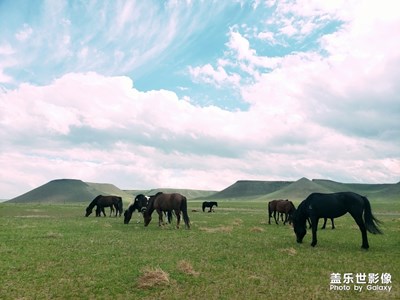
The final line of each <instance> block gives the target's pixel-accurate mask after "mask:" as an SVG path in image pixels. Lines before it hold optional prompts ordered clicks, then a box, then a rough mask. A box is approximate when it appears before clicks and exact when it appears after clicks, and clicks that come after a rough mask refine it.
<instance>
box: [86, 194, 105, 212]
mask: <svg viewBox="0 0 400 300" xmlns="http://www.w3.org/2000/svg"><path fill="white" fill-rule="evenodd" d="M101 197H103V196H102V195H98V196H97V197H96V198H94V199H93V200H92V202H90V203H89V206H88V207H87V208H88V209H93V207H94V206H95V205H96V204H97V201H98V200H99V198H101Z"/></svg>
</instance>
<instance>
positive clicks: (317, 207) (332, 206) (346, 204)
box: [293, 192, 382, 249]
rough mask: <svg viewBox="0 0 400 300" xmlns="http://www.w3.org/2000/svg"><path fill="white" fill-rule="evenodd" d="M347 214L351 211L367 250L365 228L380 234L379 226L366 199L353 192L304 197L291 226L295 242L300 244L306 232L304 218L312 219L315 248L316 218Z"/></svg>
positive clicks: (316, 194) (315, 194) (317, 194)
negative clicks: (294, 234)
mask: <svg viewBox="0 0 400 300" xmlns="http://www.w3.org/2000/svg"><path fill="white" fill-rule="evenodd" d="M346 213H350V215H351V216H352V217H353V219H354V220H355V221H356V223H357V225H358V227H359V228H360V231H361V237H362V245H361V248H363V249H368V248H369V244H368V237H367V231H369V232H370V233H373V234H382V232H381V231H380V229H379V228H378V224H379V223H380V221H378V220H377V219H376V218H375V217H374V216H373V214H372V211H371V204H370V203H369V201H368V199H367V198H366V197H363V196H361V195H358V194H356V193H352V192H340V193H332V194H321V193H313V194H311V195H309V196H308V197H307V198H306V199H305V200H303V202H301V203H300V205H299V207H298V208H297V210H296V212H295V213H294V215H293V229H294V232H295V233H296V239H297V242H298V243H301V242H302V241H303V238H304V236H305V235H306V232H307V230H306V221H307V218H310V220H311V227H312V242H311V246H313V247H314V246H315V245H316V244H317V227H318V220H319V218H338V217H341V216H343V215H344V214H346ZM363 215H364V219H363Z"/></svg>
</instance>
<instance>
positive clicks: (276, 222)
mask: <svg viewBox="0 0 400 300" xmlns="http://www.w3.org/2000/svg"><path fill="white" fill-rule="evenodd" d="M274 219H275V224H276V225H278V221H277V220H276V210H275V211H274ZM278 220H279V213H278Z"/></svg>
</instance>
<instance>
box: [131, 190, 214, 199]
mask: <svg viewBox="0 0 400 300" xmlns="http://www.w3.org/2000/svg"><path fill="white" fill-rule="evenodd" d="M125 192H127V193H129V194H131V195H133V196H136V195H138V194H144V195H148V196H149V195H155V194H157V193H158V192H164V193H179V194H182V195H184V196H185V197H186V198H188V199H197V198H205V197H209V196H211V195H214V194H216V193H217V191H207V190H191V189H173V188H164V189H163V188H159V189H151V190H125Z"/></svg>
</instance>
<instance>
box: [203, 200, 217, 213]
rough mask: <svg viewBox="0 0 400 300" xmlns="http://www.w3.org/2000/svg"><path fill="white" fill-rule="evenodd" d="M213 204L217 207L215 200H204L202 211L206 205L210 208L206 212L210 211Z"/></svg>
mask: <svg viewBox="0 0 400 300" xmlns="http://www.w3.org/2000/svg"><path fill="white" fill-rule="evenodd" d="M213 206H216V207H218V202H216V201H210V202H208V201H204V202H203V205H202V208H203V212H204V210H205V208H206V207H209V208H210V210H209V211H208V212H212V211H213V209H212V208H213Z"/></svg>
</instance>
